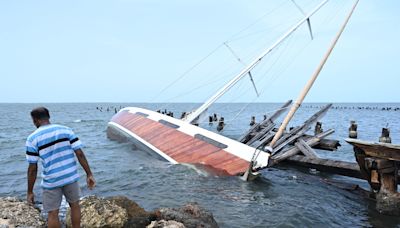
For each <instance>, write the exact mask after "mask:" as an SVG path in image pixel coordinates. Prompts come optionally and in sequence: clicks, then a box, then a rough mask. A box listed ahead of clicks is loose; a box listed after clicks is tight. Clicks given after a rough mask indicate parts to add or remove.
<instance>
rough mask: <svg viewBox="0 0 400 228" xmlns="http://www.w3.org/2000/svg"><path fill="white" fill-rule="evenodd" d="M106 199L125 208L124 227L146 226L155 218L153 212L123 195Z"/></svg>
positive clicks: (139, 227) (138, 227)
mask: <svg viewBox="0 0 400 228" xmlns="http://www.w3.org/2000/svg"><path fill="white" fill-rule="evenodd" d="M106 199H107V200H110V201H111V202H113V203H115V204H116V205H118V206H120V207H122V208H124V209H125V210H126V212H127V213H128V221H127V223H126V224H125V227H131V228H136V227H137V228H141V227H146V226H147V225H148V224H150V223H151V221H153V220H155V219H156V218H157V217H156V216H155V215H154V214H153V213H150V212H146V211H145V210H144V209H143V208H142V207H140V206H139V205H138V204H137V203H135V202H134V201H132V200H130V199H128V198H127V197H125V196H113V197H108V198H106Z"/></svg>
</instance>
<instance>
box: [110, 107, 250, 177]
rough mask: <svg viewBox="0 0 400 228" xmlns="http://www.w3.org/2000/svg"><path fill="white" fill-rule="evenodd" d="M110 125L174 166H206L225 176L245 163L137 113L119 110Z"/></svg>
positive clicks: (213, 146) (232, 173) (244, 168)
mask: <svg viewBox="0 0 400 228" xmlns="http://www.w3.org/2000/svg"><path fill="white" fill-rule="evenodd" d="M111 121H112V122H114V123H116V124H118V125H120V126H122V127H124V128H125V129H126V130H128V131H130V132H132V133H134V134H135V135H137V136H138V137H140V138H141V139H142V140H145V141H146V142H148V143H149V144H151V145H153V146H154V147H156V148H157V149H158V150H160V151H162V152H163V153H164V154H166V155H167V156H169V157H170V158H172V159H173V160H175V161H176V162H177V163H190V164H201V165H205V166H210V167H212V168H215V169H217V170H219V171H222V172H223V173H226V174H228V175H239V174H241V173H244V172H245V171H246V169H247V168H248V167H249V162H248V161H246V160H244V159H242V158H239V157H237V156H235V155H233V154H231V153H229V152H227V151H225V150H223V149H221V148H219V147H217V146H215V145H212V144H210V143H208V142H206V141H203V140H201V139H198V138H195V137H193V136H191V135H188V134H186V133H184V132H181V131H179V130H177V129H175V128H173V127H170V126H167V125H164V124H162V123H160V122H157V121H154V120H151V119H149V118H146V117H145V116H143V115H140V114H137V113H130V112H128V111H122V112H119V113H118V114H116V115H115V116H114V117H113V118H112V120H111Z"/></svg>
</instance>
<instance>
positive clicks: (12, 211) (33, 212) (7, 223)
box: [0, 197, 46, 227]
mask: <svg viewBox="0 0 400 228" xmlns="http://www.w3.org/2000/svg"><path fill="white" fill-rule="evenodd" d="M45 225H46V222H45V221H44V219H43V218H42V217H41V215H40V211H39V210H38V209H36V208H34V207H33V206H31V205H28V204H27V203H26V202H25V201H22V200H19V199H17V198H15V197H6V198H0V227H45Z"/></svg>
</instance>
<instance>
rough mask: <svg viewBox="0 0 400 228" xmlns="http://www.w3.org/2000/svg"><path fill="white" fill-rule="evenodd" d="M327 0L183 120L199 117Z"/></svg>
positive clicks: (190, 120)
mask: <svg viewBox="0 0 400 228" xmlns="http://www.w3.org/2000/svg"><path fill="white" fill-rule="evenodd" d="M327 2H328V0H324V1H323V2H322V3H321V4H319V5H318V6H317V7H316V8H315V9H314V10H313V11H311V13H309V14H308V15H306V16H305V17H304V18H303V19H302V20H301V21H299V22H298V23H297V24H296V25H294V26H293V27H292V28H291V29H289V31H287V32H286V33H285V34H284V35H283V36H281V37H280V38H279V39H278V40H277V41H276V42H275V43H274V44H273V45H272V46H271V47H269V48H268V49H267V50H265V51H264V52H263V53H262V54H261V55H260V56H258V57H257V58H255V59H254V60H253V61H252V62H251V63H250V64H249V65H247V66H246V67H245V68H244V69H243V70H242V71H241V72H240V73H239V74H238V75H236V76H235V77H234V78H233V79H232V80H230V81H229V82H228V83H227V84H226V85H224V86H223V87H222V88H221V89H219V90H218V91H217V93H215V94H214V95H213V96H211V97H210V98H209V99H208V100H207V101H206V102H205V103H204V104H203V105H201V106H200V107H199V108H197V109H196V110H195V111H194V112H193V113H191V114H189V115H188V116H187V117H186V119H185V121H186V122H188V123H191V122H193V121H194V120H195V119H196V118H197V117H199V116H200V115H201V114H202V113H203V112H204V111H205V110H206V109H207V108H208V107H210V106H211V105H212V104H213V103H214V102H215V101H216V100H218V99H219V98H220V97H221V96H222V95H224V94H225V93H226V92H228V90H229V89H230V88H232V87H233V86H234V85H235V84H236V83H237V82H238V81H240V80H241V79H242V78H243V77H244V76H246V75H247V74H248V72H250V71H251V70H252V69H253V68H254V67H255V66H256V65H257V64H258V63H259V62H260V61H261V60H262V59H263V58H264V57H265V56H266V55H267V54H268V53H270V52H271V51H272V50H273V49H274V48H275V47H277V46H278V45H279V44H280V43H282V42H283V41H284V40H285V39H286V38H287V37H288V36H289V35H291V34H292V33H293V32H294V31H296V29H297V28H299V27H300V26H301V25H302V24H303V23H304V22H306V21H307V20H309V18H310V17H311V16H312V15H314V14H315V13H316V12H317V11H318V10H319V9H320V8H321V7H322V6H323V5H325V4H326V3H327Z"/></svg>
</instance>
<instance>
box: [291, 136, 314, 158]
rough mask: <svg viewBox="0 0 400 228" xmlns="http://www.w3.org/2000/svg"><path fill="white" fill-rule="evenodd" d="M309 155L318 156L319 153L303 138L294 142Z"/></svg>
mask: <svg viewBox="0 0 400 228" xmlns="http://www.w3.org/2000/svg"><path fill="white" fill-rule="evenodd" d="M294 145H295V146H296V147H297V148H299V150H300V151H301V152H302V153H303V154H304V155H305V156H307V157H310V158H318V155H317V153H315V151H314V150H313V149H312V148H311V147H310V146H309V145H308V144H307V143H306V142H305V141H304V140H303V139H302V138H299V139H298V140H297V142H296V143H295V144H294Z"/></svg>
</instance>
